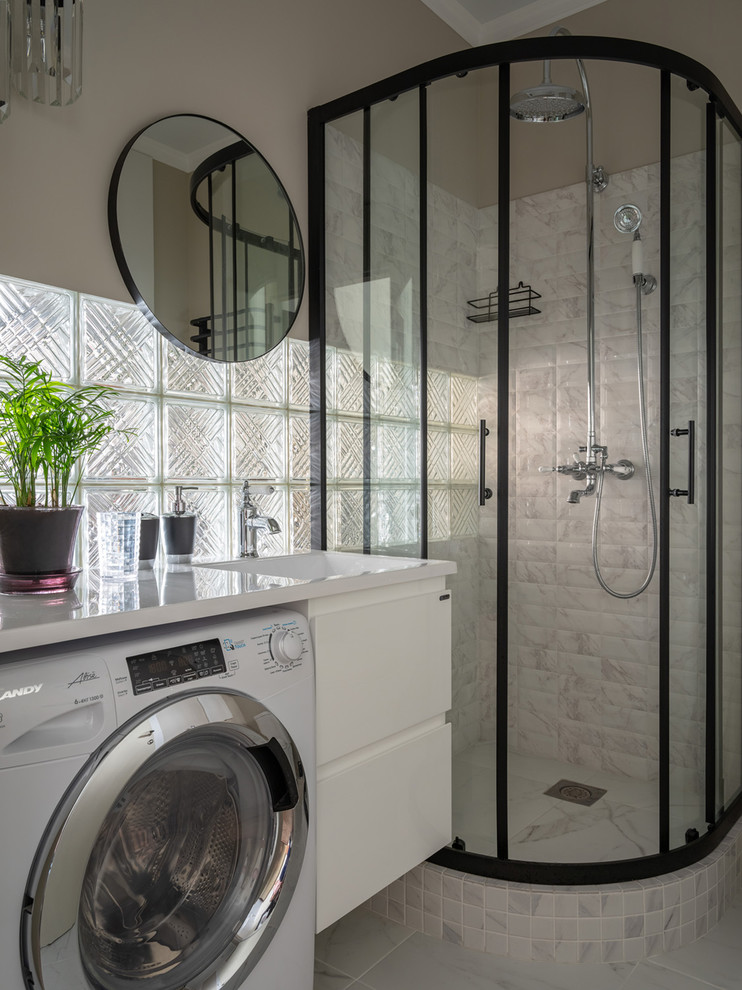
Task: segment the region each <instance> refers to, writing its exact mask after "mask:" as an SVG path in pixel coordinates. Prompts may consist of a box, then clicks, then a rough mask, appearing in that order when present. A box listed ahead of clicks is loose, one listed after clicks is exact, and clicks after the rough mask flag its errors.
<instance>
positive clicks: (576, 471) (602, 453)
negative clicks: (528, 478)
mask: <svg viewBox="0 0 742 990" xmlns="http://www.w3.org/2000/svg"><path fill="white" fill-rule="evenodd" d="M579 452H580V454H586V453H587V447H580V448H579ZM592 453H593V457H592V459H591V460H588V461H582V460H580V457H579V454H574V455H573V456H574V464H557V465H556V467H549V466H545V467H540V468H539V471H540V472H541V474H551V473H557V474H568V475H570V476H571V477H573V478H574V479H575V481H585V480H587V484H586V486H585V488H584V489H582V490H575V491H572V492H570V493H569V496H568V498H567V501H568V502H569V504H570V505H577V504H578V503H579V501H580V499H581V498H583V497H584V496H585V495H593V494H594V493H595V487H596V479H597V476H598V474H599V473H600V472H602V473H603V474H604V475H605V474H612V475H613V476H614V477H615V478H617V479H618V480H619V481H628V480H629V478H633V476H634V472H635V470H636V469H635V467H634V465H633V464H632V462H631V461H629V460H627V459H626V458H625V457H622V458H620V460H618V461H616V463H615V464H607V463H606V461H607V460H608V448H607V447H603V446H601V445H600V444H594V445H593V448H592ZM596 455H597V457H599V458H600V463H598V460H597V458H596Z"/></svg>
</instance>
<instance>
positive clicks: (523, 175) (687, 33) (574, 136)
mask: <svg viewBox="0 0 742 990" xmlns="http://www.w3.org/2000/svg"><path fill="white" fill-rule="evenodd" d="M560 23H561V24H563V25H564V27H566V28H567V29H568V30H570V31H571V32H572V34H580V35H605V36H607V37H616V38H630V39H633V40H637V41H645V42H649V43H651V44H655V45H662V46H663V47H665V48H671V49H674V50H675V51H678V52H680V53H681V54H683V55H687V56H689V57H690V58H694V59H695V60H696V61H698V62H701V63H702V64H703V65H705V66H706V67H707V68H708V69H710V70H711V72H713V73H714V74H715V75H716V76H717V78H718V79H719V81H720V82H721V84H722V86H724V88H725V89H726V90H727V92H728V93H729V95H730V96H731V98H732V99H733V100H734V101H735V103H736V104H737V105H738V106H742V59H740V57H739V39H740V36H741V35H742V3H741V2H740V0H706V2H702V0H606V2H605V3H601V4H598V6H596V7H592V8H590V9H589V10H584V11H582V12H581V13H579V14H575V15H573V16H572V17H567V18H565V19H564V20H563V21H561V22H560ZM553 26H554V25H549V26H547V27H545V28H544V29H543V30H541V31H537V32H534V33H533V35H531V36H541V35H546V34H548V33H549V31H550V30H551V27H553ZM552 68H553V71H552V75H553V78H554V79H555V80H558V81H560V82H561V81H565V82H566V83H567V84H568V85H573V86H576V87H578V88H579V77H578V75H577V72H576V69H575V67H574V65H573V64H569V63H566V62H565V63H561V64H560V63H557V62H555V63H554V65H553V67H552ZM585 68H586V71H587V74H588V79H589V83H590V97H591V105H592V107H593V122H594V148H595V155H594V160H595V162H596V164H601V165H603V166H604V167H605V168H606V169H607V171H608V172H609V173H615V172H622V171H625V170H626V169H630V168H636V167H639V166H641V165H646V164H648V163H649V162H655V161H658V159H659V80H658V73H657V72H656V71H655V70H653V69H652V70H650V69H647V68H644V67H642V66H635V65H627V64H621V63H618V62H616V63H610V62H599V61H595V60H594V61H587V62H586V63H585ZM539 73H540V68H537V67H535V66H533V65H531V66H514V67H513V70H512V83H513V85H512V90H513V91H514V92H515V91H517V90H519V89H522V88H523V87H525V86H527V85H534V84H536V83H539V82H540V81H541V79H540V75H539ZM491 89H492V87H491ZM673 98H674V103H675V104H677V102H678V101H684V102H685V103H687V104H690V105H692V106H697V105H698V104H699V102H701V94H689V93H688V91H687V89H686V88H685V86H684V85H679V86H677V87H675V88H674V90H673ZM492 105H493V104H492V92H489V93H488V92H487V91H486V90H483V91H482V96H481V102H480V129H482V128H484V123H485V122H486V120H487V115H488V113H490V107H491V106H492ZM698 117H699V115H698V114H697V113H693V112H688V107H687V106H686V107H684V108H683V110H678V111H677V112H676V111H675V109H674V110H673V125H674V128H675V138H674V141H673V152H674V153H678V154H680V153H685V152H687V151H690V150H692V149H693V148H694V147H698V144H697V140H698V139H699V138H700V135H699V134H698V132H697V129H696V125H697V121H698ZM681 122H682V123H683V124H686V125H687V127H686V130H685V133H683V134H682V135H679V134H678V131H679V129H680V125H681ZM512 134H513V142H514V144H513V160H514V162H515V163H516V164H515V167H514V169H513V190H512V194H513V198H517V197H520V196H524V195H526V194H527V193H534V192H543V191H545V190H547V189H556V188H558V187H560V186H562V185H568V184H570V183H572V182H578V181H580V180H581V178H582V176H583V175H584V164H583V163H584V160H585V129H584V122H583V118H580V117H578V118H576V119H575V120H572V121H566V122H563V123H561V124H554V125H546V126H541V127H538V126H534V125H532V124H521V125H519V126H518V127H517V128H516V127H514V128H513V131H512ZM545 162H547V163H548V168H544V163H545ZM495 200H496V189H495V188H494V187H493V185H492V182H491V179H490V176H489V172H488V170H487V167H486V159H485V166H484V168H483V171H482V173H481V176H480V188H479V205H480V206H485V205H488V204H489V203H493V202H495Z"/></svg>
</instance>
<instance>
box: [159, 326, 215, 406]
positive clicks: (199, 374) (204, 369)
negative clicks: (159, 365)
mask: <svg viewBox="0 0 742 990" xmlns="http://www.w3.org/2000/svg"><path fill="white" fill-rule="evenodd" d="M163 348H164V350H163V366H164V373H165V374H164V383H163V388H164V390H165V391H166V392H184V393H185V394H186V395H218V396H220V397H221V396H224V395H225V394H226V391H227V366H226V364H219V363H217V362H215V361H204V360H203V358H197V357H194V356H193V355H192V354H189V353H188V352H187V351H183V350H181V349H180V347H173V345H172V344H170V343H169V342H168V341H166V340H163Z"/></svg>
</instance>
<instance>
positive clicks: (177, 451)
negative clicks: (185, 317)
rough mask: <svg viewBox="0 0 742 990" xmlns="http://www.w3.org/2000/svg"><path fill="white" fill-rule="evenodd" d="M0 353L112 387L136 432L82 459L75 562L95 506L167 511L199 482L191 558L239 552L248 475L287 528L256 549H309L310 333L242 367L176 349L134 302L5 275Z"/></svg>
mask: <svg viewBox="0 0 742 990" xmlns="http://www.w3.org/2000/svg"><path fill="white" fill-rule="evenodd" d="M0 353H2V354H7V355H10V356H13V357H17V356H19V355H20V354H26V355H27V356H28V357H29V358H30V359H34V360H36V359H38V360H42V361H43V362H44V364H45V366H46V367H47V368H48V369H49V370H50V371H52V372H53V373H54V374H55V375H56V376H58V377H59V378H61V379H63V380H64V381H67V382H70V383H72V384H75V385H78V384H79V385H82V384H86V383H91V382H93V383H100V384H106V385H111V386H113V387H115V388H116V389H118V390H119V393H120V395H119V398H118V399H117V400H115V402H114V403H113V407H114V409H115V412H116V425H117V426H125V427H127V428H128V429H135V430H136V431H137V434H136V437H134V438H132V439H131V440H129V441H128V442H127V440H126V439H125V438H122V437H117V438H115V439H113V440H112V441H111V442H109V443H107V444H106V446H105V447H104V448H103V450H101V451H99V452H98V453H97V454H96V455H94V456H92V457H91V458H90V459H89V460H88V462H87V463H86V464H85V467H84V473H83V477H82V479H81V484H80V491H79V495H78V498H77V501H78V502H81V503H82V504H84V505H85V506H86V507H87V509H88V512H87V513H86V520H87V525H84V526H83V532H82V535H81V538H80V539H79V540H78V555H79V561H78V562H79V563H81V564H83V565H86V566H95V563H96V557H97V549H96V539H95V536H96V533H95V515H96V512H99V511H103V510H106V509H118V510H135V511H142V512H152V513H156V514H160V513H162V512H166V511H169V509H170V508H171V506H172V502H173V497H174V488H175V485H176V484H178V485H180V484H182V485H187V486H189V485H193V486H196V487H197V490H196V491H190V492H186V496H187V501H188V503H189V505H190V506H191V508H192V509H193V510H195V511H196V512H197V514H198V516H199V527H198V535H197V545H196V556H197V557H202V558H203V557H212V558H217V559H218V558H225V557H231V556H234V555H235V553H236V552H237V528H236V522H237V512H238V505H239V496H240V491H241V485H242V482H243V480H244V479H246V478H249V479H251V480H261V481H271V482H272V483H273V484H275V486H276V491H275V492H274V493H273V494H272V495H263V496H260V498H259V500H258V504H259V505H260V508H261V509H262V510H263V511H264V512H266V513H267V514H269V515H271V516H273V517H275V518H276V519H277V520H278V522H279V524H280V526H281V532H280V533H279V534H277V535H275V536H266V535H264V534H262V533H261V534H260V536H259V540H260V544H259V546H260V552H261V554H280V553H296V552H301V551H305V550H308V549H309V547H310V532H309V350H308V344H307V343H306V342H304V341H298V340H285V341H284V342H283V343H282V344H281V345H279V346H278V347H276V348H275V349H274V350H272V351H271V352H270V353H269V354H267V355H265V356H264V357H262V358H259V359H257V360H254V361H250V362H248V363H244V364H237V365H232V366H228V365H220V364H213V363H211V362H207V361H203V360H200V359H199V358H195V357H192V356H190V355H188V354H186V353H185V352H183V351H181V350H179V349H177V348H175V347H173V346H172V345H171V344H169V343H168V342H167V341H165V340H164V338H162V337H161V336H160V334H159V333H158V332H157V331H156V330H155V329H154V328H153V327H152V326H151V325H150V324H149V323H148V322H147V320H146V319H145V318H144V317H143V316H142V314H141V313H140V311H139V310H138V308H137V307H136V306H134V305H126V304H123V303H119V302H114V301H111V300H106V299H99V298H96V297H94V296H88V295H82V294H78V293H75V292H68V291H65V290H63V289H57V288H52V287H50V286H45V285H37V284H34V283H31V282H24V281H21V280H19V279H10V278H4V277H0Z"/></svg>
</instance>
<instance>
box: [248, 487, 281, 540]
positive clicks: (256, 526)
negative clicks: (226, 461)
mask: <svg viewBox="0 0 742 990" xmlns="http://www.w3.org/2000/svg"><path fill="white" fill-rule="evenodd" d="M275 490H276V489H275V488H274V487H273V485H253V486H252V488H251V487H250V482H249V481H245V482H244V484H243V485H242V504H241V505H240V521H239V528H240V557H257V556H258V530H265V531H266V532H268V533H280V532H281V527H280V526H279V525H278V523H277V522H276V520H275V519H273V518H272V517H271V516H261V515H260V514H259V512H258V507H257V505H255V503H254V502H253V501H252V498H251V496H252V495H270V494H271V492H274V491H275Z"/></svg>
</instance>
